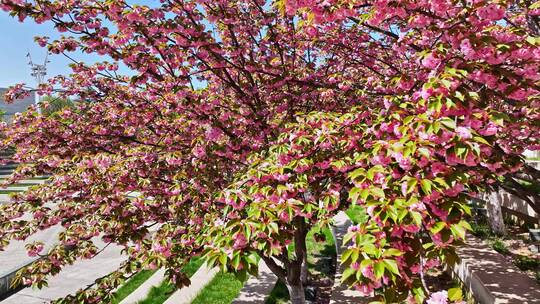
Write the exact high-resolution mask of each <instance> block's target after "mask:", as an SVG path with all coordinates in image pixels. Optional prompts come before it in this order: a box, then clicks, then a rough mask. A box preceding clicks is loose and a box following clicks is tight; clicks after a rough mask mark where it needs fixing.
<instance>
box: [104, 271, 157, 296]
mask: <svg viewBox="0 0 540 304" xmlns="http://www.w3.org/2000/svg"><path fill="white" fill-rule="evenodd" d="M154 272H156V271H155V270H143V271H141V272H139V273H137V274H136V275H134V276H133V277H131V278H130V279H129V280H127V282H125V283H124V285H122V287H120V288H119V289H118V291H116V293H115V294H114V300H113V301H112V303H113V304H117V303H120V301H122V300H123V299H124V298H125V297H127V296H129V294H130V293H132V292H134V291H135V289H137V288H138V287H139V286H141V285H142V283H144V282H145V281H146V280H148V278H150V277H151V276H152V275H153V274H154Z"/></svg>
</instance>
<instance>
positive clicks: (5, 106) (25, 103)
mask: <svg viewBox="0 0 540 304" xmlns="http://www.w3.org/2000/svg"><path fill="white" fill-rule="evenodd" d="M6 91H7V89H3V88H0V111H2V112H3V114H2V117H1V120H2V121H7V122H11V121H12V120H13V115H15V113H22V112H24V111H26V109H28V107H30V106H31V105H32V104H34V103H35V101H34V95H33V94H30V96H27V97H25V98H22V99H18V100H16V101H14V102H12V103H6V101H5V99H4V94H5V93H6Z"/></svg>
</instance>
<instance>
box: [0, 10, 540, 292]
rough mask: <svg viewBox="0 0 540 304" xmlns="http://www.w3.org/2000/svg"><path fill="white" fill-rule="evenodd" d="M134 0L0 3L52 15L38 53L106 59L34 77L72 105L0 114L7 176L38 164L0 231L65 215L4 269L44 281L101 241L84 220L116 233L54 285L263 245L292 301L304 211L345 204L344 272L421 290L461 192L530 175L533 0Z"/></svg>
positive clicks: (23, 230) (252, 255)
mask: <svg viewBox="0 0 540 304" xmlns="http://www.w3.org/2000/svg"><path fill="white" fill-rule="evenodd" d="M134 2H135V1H126V0H121V1H110V0H85V1H82V0H35V1H24V0H1V1H0V3H1V8H2V9H4V10H5V11H7V12H9V13H10V14H12V15H13V16H16V17H18V18H19V19H20V20H21V21H23V20H25V19H26V18H31V19H33V20H35V21H36V22H38V23H42V22H53V23H54V24H55V27H56V29H57V30H58V31H59V32H61V33H63V35H64V36H62V38H61V39H58V40H50V39H48V38H47V37H37V38H36V40H37V42H38V43H40V44H41V45H42V46H47V47H48V49H49V50H50V51H51V52H53V53H56V54H60V53H63V54H65V55H66V56H69V53H70V52H73V51H82V52H87V53H97V54H99V55H104V56H105V57H104V58H106V61H103V62H99V63H96V64H92V65H89V64H85V63H82V62H74V63H73V65H72V69H73V73H72V74H71V75H68V76H57V77H54V78H52V79H51V80H50V81H49V82H48V83H46V84H43V85H42V86H41V87H40V88H38V90H39V92H40V93H41V94H51V93H52V92H56V94H58V96H60V97H63V98H73V97H76V98H77V99H80V100H85V102H84V103H77V104H75V105H74V106H73V107H66V108H63V110H61V111H59V112H56V114H55V115H53V116H45V115H39V114H37V113H36V112H35V111H33V110H31V111H29V112H27V113H25V114H23V115H21V116H19V117H17V119H16V120H15V121H14V122H13V124H10V125H4V127H3V128H2V132H3V133H4V136H5V139H4V140H3V146H4V147H6V148H7V147H14V148H15V150H16V153H15V155H14V159H15V160H16V161H18V162H20V163H21V166H20V167H19V168H18V169H17V171H16V172H15V173H14V176H13V179H12V181H15V180H17V179H22V178H24V177H28V176H33V175H43V174H45V175H50V176H51V178H50V183H48V184H44V185H42V186H40V187H37V188H33V189H31V190H29V191H27V192H25V193H22V194H20V195H17V196H15V198H14V202H13V203H12V204H9V205H1V206H0V242H1V245H0V248H1V247H5V246H6V245H7V244H8V243H9V240H12V239H25V238H27V237H29V236H30V235H32V234H33V233H35V232H36V231H38V230H43V229H47V228H49V227H51V226H54V225H58V224H61V225H62V226H63V227H64V228H65V230H64V231H63V232H62V233H60V234H59V235H58V244H57V246H55V247H53V248H52V249H50V251H49V252H46V253H45V252H40V251H41V250H42V248H43V244H40V243H33V244H29V245H28V249H29V251H30V253H32V254H38V253H40V254H43V255H44V256H43V258H42V259H40V260H38V261H37V262H35V263H34V264H33V265H31V266H29V267H27V268H26V269H24V270H23V271H22V272H20V273H19V276H18V278H19V280H21V281H24V282H25V283H26V284H34V285H35V286H43V285H44V284H46V283H45V282H46V278H47V277H48V276H50V275H54V274H56V273H58V272H59V271H60V270H61V269H62V268H63V267H64V266H65V265H68V264H71V263H73V262H74V261H75V260H77V259H89V258H92V257H93V256H94V255H95V254H97V253H98V250H99V249H98V248H97V247H96V245H95V244H94V240H95V239H96V238H97V237H101V238H102V239H104V240H105V241H106V242H107V243H115V244H120V245H122V246H124V247H125V249H126V253H127V255H128V260H127V261H126V262H125V263H124V264H123V265H122V267H121V268H120V269H119V270H118V271H117V272H114V273H112V274H110V275H108V276H106V277H104V278H101V279H99V280H98V281H97V284H96V286H95V288H87V289H85V290H81V291H80V292H79V293H78V294H77V295H73V296H69V297H67V298H66V299H64V300H62V301H66V302H74V301H79V302H85V303H99V302H103V301H105V302H106V301H107V300H108V297H109V293H108V290H111V289H113V288H114V287H116V286H117V285H118V284H120V283H121V282H122V280H123V278H124V274H125V273H132V272H134V271H137V270H138V269H140V268H143V267H165V268H166V269H167V275H168V277H169V278H170V280H171V281H172V282H174V283H175V284H177V286H182V285H185V284H187V283H188V282H189V280H188V278H187V277H186V276H185V275H184V274H182V273H181V271H180V269H181V267H182V265H184V264H185V263H186V261H187V260H189V258H190V257H191V256H193V255H196V254H204V255H205V256H206V257H207V260H208V262H209V263H210V265H219V266H221V267H222V268H223V269H225V270H229V271H233V272H235V273H237V274H238V275H239V276H241V277H245V275H246V274H248V273H252V274H253V273H256V271H257V256H259V257H261V258H262V259H263V260H264V261H265V262H266V263H267V264H268V266H269V267H270V268H271V269H272V271H273V272H274V273H275V274H276V275H277V276H278V277H279V278H280V279H282V280H283V281H284V282H286V284H287V286H288V287H289V292H290V293H291V297H292V301H293V303H303V302H304V299H303V291H302V281H303V279H304V278H303V277H302V272H303V271H302V269H303V268H304V267H305V264H306V263H305V254H306V252H305V237H306V234H307V231H308V230H309V229H311V228H312V227H323V226H325V225H328V224H329V223H330V222H331V219H332V217H333V216H335V215H336V214H337V212H338V211H340V210H344V209H347V208H348V207H349V206H351V205H360V206H362V207H364V208H365V209H366V210H367V213H368V215H369V220H368V221H367V222H366V223H362V224H358V225H355V226H353V227H351V229H350V231H349V233H348V234H347V236H346V237H345V243H346V244H348V250H346V251H345V252H344V253H343V256H342V257H341V258H342V260H343V262H344V263H345V264H346V265H347V266H348V269H347V270H346V271H345V273H344V278H343V279H344V283H345V284H350V285H351V286H352V287H353V288H356V289H358V290H361V291H363V292H365V293H371V292H372V291H376V293H377V295H378V297H379V298H380V299H381V301H385V302H394V301H397V300H404V299H409V300H410V301H412V302H415V301H416V302H419V303H420V302H422V301H423V299H424V298H425V297H426V295H427V290H426V289H425V287H424V284H422V273H423V272H424V271H425V270H427V269H429V268H432V267H434V266H436V265H438V264H440V263H453V262H454V261H455V260H456V258H457V256H456V253H455V249H454V248H455V245H456V244H459V242H460V241H461V240H462V239H463V238H464V237H465V233H466V230H467V229H469V225H468V224H467V222H466V221H465V218H466V216H467V215H468V214H470V210H469V207H468V206H467V203H466V202H467V199H468V198H470V197H471V196H476V194H477V193H479V192H482V191H485V190H486V189H487V188H489V187H493V186H494V185H497V184H500V183H501V182H502V181H503V180H504V176H507V178H508V176H509V175H512V174H525V175H536V176H538V171H536V170H534V169H532V168H528V167H524V165H523V157H522V156H521V154H522V153H523V151H524V150H525V149H529V150H539V149H540V143H539V126H540V121H539V118H540V116H539V110H540V99H539V97H540V96H539V79H540V78H539V75H540V74H539V60H540V19H539V15H540V9H539V7H540V2H532V1H511V0H489V1H484V0H472V1H471V0H467V1H465V0H422V1H409V0H373V1H371V0H350V1H343V0H325V1H320V0H302V1H300V0H298V1H295V0H276V1H264V0H235V1H222V0H214V1H207V0H161V1H159V3H158V2H157V1H155V2H151V3H150V4H136V3H134ZM121 66H122V67H125V68H126V69H128V70H130V73H129V74H128V75H121V74H120V72H119V67H121ZM26 93H27V92H26V91H25V90H24V88H23V85H18V86H15V87H13V89H12V90H11V92H10V95H9V96H12V97H14V96H18V95H20V94H26ZM524 168H526V170H525V169H524ZM529 203H530V204H531V206H533V208H535V210H537V211H539V210H540V201H534V200H530V201H529ZM28 214H30V215H31V217H30V218H28V217H24V216H25V215H28ZM151 229H156V231H155V232H150V231H151ZM291 244H294V245H295V246H291ZM66 245H69V246H66ZM68 247H69V249H68ZM292 248H294V250H293V252H290V251H291V249H292Z"/></svg>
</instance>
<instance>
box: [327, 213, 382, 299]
mask: <svg viewBox="0 0 540 304" xmlns="http://www.w3.org/2000/svg"><path fill="white" fill-rule="evenodd" d="M351 224H352V223H351V221H350V220H349V217H348V216H347V215H346V214H345V212H340V213H338V214H337V215H336V216H335V217H334V225H335V229H334V232H335V238H336V248H337V256H338V261H337V267H338V269H337V271H336V276H335V277H334V287H333V289H332V298H331V299H330V303H331V304H353V303H369V302H371V301H372V300H371V299H369V298H367V297H364V296H363V295H362V294H361V293H360V292H358V291H356V290H352V289H349V286H347V285H344V284H342V283H341V276H342V275H343V271H344V270H345V269H344V267H343V266H341V254H342V253H343V251H344V250H345V247H344V246H343V237H344V236H345V234H346V233H347V229H348V228H349V226H350V225H351Z"/></svg>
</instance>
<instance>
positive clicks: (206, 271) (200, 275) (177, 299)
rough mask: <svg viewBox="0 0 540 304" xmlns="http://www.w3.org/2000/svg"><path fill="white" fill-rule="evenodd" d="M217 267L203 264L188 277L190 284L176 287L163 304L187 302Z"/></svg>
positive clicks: (186, 303) (187, 303)
mask: <svg viewBox="0 0 540 304" xmlns="http://www.w3.org/2000/svg"><path fill="white" fill-rule="evenodd" d="M218 271H219V270H218V268H212V269H210V268H208V266H206V264H203V265H202V266H201V267H200V268H199V270H197V272H195V274H194V275H193V276H192V277H191V278H190V280H191V285H189V286H186V287H184V288H181V289H178V290H177V291H175V293H173V294H172V295H171V296H170V297H169V298H168V299H167V301H165V303H164V304H189V303H191V301H192V300H193V299H195V297H197V294H199V292H200V291H201V290H202V289H203V288H204V287H205V286H206V285H208V283H210V281H212V279H213V278H214V276H215V275H216V274H217V273H218Z"/></svg>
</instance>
